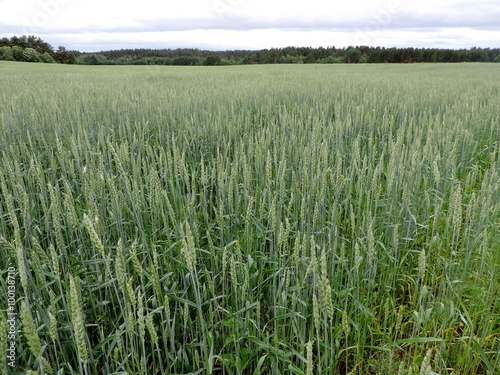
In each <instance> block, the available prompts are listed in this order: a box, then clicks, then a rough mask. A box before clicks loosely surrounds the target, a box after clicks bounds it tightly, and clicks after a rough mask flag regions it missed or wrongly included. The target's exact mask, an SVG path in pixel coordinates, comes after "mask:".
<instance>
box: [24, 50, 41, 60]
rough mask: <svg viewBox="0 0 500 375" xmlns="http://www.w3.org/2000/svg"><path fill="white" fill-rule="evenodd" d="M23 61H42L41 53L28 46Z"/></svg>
mask: <svg viewBox="0 0 500 375" xmlns="http://www.w3.org/2000/svg"><path fill="white" fill-rule="evenodd" d="M23 61H26V62H40V61H41V59H40V54H39V53H38V52H37V51H35V50H34V49H33V48H30V47H28V48H26V49H25V50H24V52H23Z"/></svg>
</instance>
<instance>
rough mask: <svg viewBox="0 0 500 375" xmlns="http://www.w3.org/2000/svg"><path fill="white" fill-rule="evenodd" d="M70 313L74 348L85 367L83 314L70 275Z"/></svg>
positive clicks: (85, 344) (85, 345)
mask: <svg viewBox="0 0 500 375" xmlns="http://www.w3.org/2000/svg"><path fill="white" fill-rule="evenodd" d="M68 297H69V298H68V300H69V301H70V305H71V311H70V317H71V322H72V324H73V332H74V335H75V336H74V337H75V343H76V347H77V349H78V355H79V360H80V362H81V363H82V364H83V366H84V367H85V366H86V364H87V362H88V359H89V357H88V352H87V343H86V339H85V336H86V334H85V322H84V321H83V314H82V310H81V306H80V301H79V298H78V291H77V289H76V285H75V280H74V278H73V276H71V275H70V279H69V296H68Z"/></svg>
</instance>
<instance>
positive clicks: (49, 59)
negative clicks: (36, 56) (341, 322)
mask: <svg viewBox="0 0 500 375" xmlns="http://www.w3.org/2000/svg"><path fill="white" fill-rule="evenodd" d="M40 61H41V62H44V63H47V64H52V63H55V62H56V61H55V60H54V58H53V57H52V55H51V54H50V53H48V52H44V53H43V54H41V55H40Z"/></svg>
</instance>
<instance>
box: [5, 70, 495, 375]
mask: <svg viewBox="0 0 500 375" xmlns="http://www.w3.org/2000/svg"><path fill="white" fill-rule="evenodd" d="M0 87H1V90H0V182H1V190H0V246H1V257H0V295H1V297H0V304H1V305H0V308H1V309H2V311H1V314H0V346H1V348H0V349H1V352H2V353H6V352H8V349H9V348H10V347H11V343H10V341H11V340H9V339H8V337H7V334H8V333H10V330H9V323H8V321H7V318H8V315H7V312H8V304H7V301H8V298H7V296H8V295H9V291H11V290H12V289H9V286H10V285H11V284H12V283H11V282H8V281H10V280H11V279H10V278H9V277H8V272H9V269H10V270H12V269H15V270H16V271H15V275H16V276H15V295H16V299H15V306H14V308H15V311H16V314H17V315H16V319H17V323H18V326H17V328H18V331H17V336H16V338H15V342H14V344H15V356H16V358H15V364H14V367H12V366H11V365H9V363H10V359H9V358H7V356H5V355H2V357H1V358H0V374H6V373H15V372H18V373H24V372H25V371H26V373H30V372H29V371H36V372H37V373H38V374H95V375H98V374H131V375H132V374H227V375H233V374H307V375H311V374H360V375H361V374H405V375H406V374H409V375H411V374H416V375H417V374H419V375H429V374H434V373H436V374H439V375H444V374H447V375H451V374H455V375H458V374H464V375H465V374H467V375H470V374H490V375H495V374H500V285H499V277H500V168H499V164H500V156H499V153H500V69H499V67H497V66H494V65H493V64H455V65H447V64H440V65H433V64H423V65H416V64H414V65H355V66H350V65H330V66H326V65H321V66H319V65H306V66H277V65H274V66H245V67H241V66H239V67H82V66H60V65H49V64H47V65H43V66H40V65H34V64H23V63H1V64H0ZM9 267H10V268H9ZM31 373H33V372H31Z"/></svg>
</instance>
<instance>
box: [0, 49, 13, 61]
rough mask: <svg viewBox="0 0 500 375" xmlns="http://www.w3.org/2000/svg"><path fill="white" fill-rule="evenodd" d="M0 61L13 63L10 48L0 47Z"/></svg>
mask: <svg viewBox="0 0 500 375" xmlns="http://www.w3.org/2000/svg"><path fill="white" fill-rule="evenodd" d="M0 60H4V61H13V60H14V54H13V53H12V47H9V46H2V47H0Z"/></svg>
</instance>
